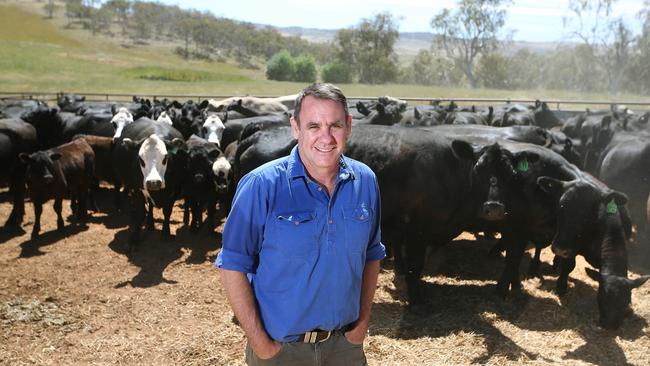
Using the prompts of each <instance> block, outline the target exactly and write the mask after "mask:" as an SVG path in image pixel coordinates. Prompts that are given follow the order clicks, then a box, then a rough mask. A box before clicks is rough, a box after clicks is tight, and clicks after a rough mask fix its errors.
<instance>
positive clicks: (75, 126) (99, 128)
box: [59, 112, 115, 142]
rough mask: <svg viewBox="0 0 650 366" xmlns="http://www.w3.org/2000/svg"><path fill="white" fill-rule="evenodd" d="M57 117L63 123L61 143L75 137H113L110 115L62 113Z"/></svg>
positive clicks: (113, 131)
mask: <svg viewBox="0 0 650 366" xmlns="http://www.w3.org/2000/svg"><path fill="white" fill-rule="evenodd" d="M59 115H60V116H61V119H62V121H63V130H62V132H61V138H62V139H63V141H66V142H67V141H71V140H72V138H73V137H74V136H76V135H93V136H103V137H113V135H114V134H115V126H114V125H113V124H111V120H112V119H113V115H112V114H110V113H104V114H86V115H83V116H78V115H73V114H71V113H66V112H63V113H59Z"/></svg>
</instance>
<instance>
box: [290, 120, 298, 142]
mask: <svg viewBox="0 0 650 366" xmlns="http://www.w3.org/2000/svg"><path fill="white" fill-rule="evenodd" d="M289 123H291V134H292V135H293V138H294V139H296V140H297V139H298V135H299V134H300V126H299V125H298V121H296V119H295V118H294V117H291V118H290V119H289Z"/></svg>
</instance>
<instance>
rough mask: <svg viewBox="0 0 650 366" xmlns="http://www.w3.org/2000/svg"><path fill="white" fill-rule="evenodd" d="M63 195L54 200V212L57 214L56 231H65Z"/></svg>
mask: <svg viewBox="0 0 650 366" xmlns="http://www.w3.org/2000/svg"><path fill="white" fill-rule="evenodd" d="M62 209H63V195H59V196H57V197H56V198H55V199H54V212H56V230H57V231H59V232H62V231H63V227H64V226H65V223H64V222H63V213H62Z"/></svg>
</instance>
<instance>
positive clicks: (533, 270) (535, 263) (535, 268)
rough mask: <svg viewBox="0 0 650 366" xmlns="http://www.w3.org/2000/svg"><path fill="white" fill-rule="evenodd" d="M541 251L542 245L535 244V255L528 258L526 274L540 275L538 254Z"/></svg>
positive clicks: (540, 262)
mask: <svg viewBox="0 0 650 366" xmlns="http://www.w3.org/2000/svg"><path fill="white" fill-rule="evenodd" d="M541 253H542V247H541V246H540V245H538V244H535V255H534V256H533V258H532V259H531V260H530V266H529V267H528V276H530V277H541V274H540V273H539V267H540V266H541V264H542V261H541V260H540V258H539V257H540V255H541Z"/></svg>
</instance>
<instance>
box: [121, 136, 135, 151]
mask: <svg viewBox="0 0 650 366" xmlns="http://www.w3.org/2000/svg"><path fill="white" fill-rule="evenodd" d="M122 145H123V146H125V147H126V148H127V149H135V148H136V147H138V143H137V142H135V141H133V140H131V139H130V138H128V137H127V138H125V139H123V140H122Z"/></svg>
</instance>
